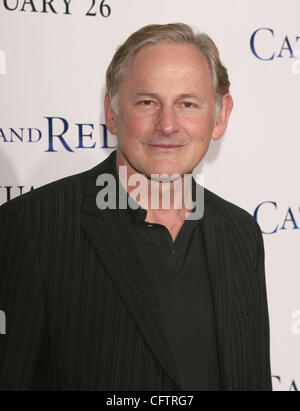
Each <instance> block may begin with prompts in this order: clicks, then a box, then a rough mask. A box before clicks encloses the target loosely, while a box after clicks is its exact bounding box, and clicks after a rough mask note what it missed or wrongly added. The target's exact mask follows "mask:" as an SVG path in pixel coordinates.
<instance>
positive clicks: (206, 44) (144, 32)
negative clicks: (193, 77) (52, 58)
mask: <svg viewBox="0 0 300 411" xmlns="http://www.w3.org/2000/svg"><path fill="white" fill-rule="evenodd" d="M161 42H168V43H173V44H182V43H187V44H192V45H195V46H196V47H197V48H198V50H199V51H200V52H201V53H202V54H203V55H204V57H205V58H206V60H207V62H208V65H209V68H210V71H211V74H212V82H213V89H214V94H215V100H216V108H215V111H216V113H215V119H217V118H218V117H219V115H220V111H221V108H222V97H223V95H225V94H227V93H229V87H230V81H229V78H228V73H227V69H226V68H225V67H224V66H223V64H222V63H221V60H220V55H219V51H218V49H217V47H216V45H215V43H214V42H213V40H212V39H211V38H210V37H209V36H208V35H207V34H205V33H194V31H193V30H192V28H191V27H190V26H188V25H187V24H184V23H173V24H151V25H148V26H145V27H142V28H141V29H139V30H138V31H136V32H134V33H133V34H132V35H131V36H130V37H129V38H128V39H127V40H126V41H125V43H124V44H122V45H121V46H120V47H119V48H118V49H117V51H116V53H115V55H114V57H113V59H112V61H111V63H110V65H109V67H108V69H107V71H106V90H107V92H108V93H109V97H110V103H111V107H112V109H113V111H114V112H115V113H117V111H118V110H117V97H118V90H119V86H120V83H121V80H122V78H123V76H124V74H125V71H126V68H127V66H128V64H129V62H130V60H131V58H132V57H133V56H134V55H135V54H136V53H137V52H138V51H139V50H140V49H141V48H142V47H145V46H148V45H154V44H159V43H161Z"/></svg>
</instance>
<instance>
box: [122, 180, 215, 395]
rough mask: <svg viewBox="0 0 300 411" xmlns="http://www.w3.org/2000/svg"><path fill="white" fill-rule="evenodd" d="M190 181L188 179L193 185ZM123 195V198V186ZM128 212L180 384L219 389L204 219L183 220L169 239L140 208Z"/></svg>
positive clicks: (187, 387)
mask: <svg viewBox="0 0 300 411" xmlns="http://www.w3.org/2000/svg"><path fill="white" fill-rule="evenodd" d="M195 184H196V183H195V181H194V180H193V190H194V188H195ZM121 192H123V191H122V190H121ZM193 193H194V191H193ZM123 195H127V199H128V193H127V192H126V193H125V189H124V192H123ZM193 195H194V194H193ZM194 198H195V197H193V199H194ZM127 211H128V213H129V214H130V219H129V220H128V221H130V222H131V227H130V229H131V230H132V232H133V235H134V236H135V237H136V240H137V243H138V244H139V246H140V249H141V252H142V254H143V256H144V259H145V262H146V265H148V266H149V267H151V270H149V273H151V274H150V278H148V280H149V282H150V284H151V285H152V286H153V289H154V292H155V293H156V295H157V298H158V300H159V303H160V306H161V309H162V313H163V321H164V326H165V333H166V337H167V340H168V342H169V346H170V348H171V350H172V352H173V355H174V358H175V360H176V366H177V370H178V373H179V378H180V379H181V381H182V384H183V387H184V389H185V390H196V391H218V390H219V375H218V358H217V347H216V334H215V320H214V313H213V301H212V293H211V288H210V283H209V272H208V264H207V257H206V252H205V244H204V237H203V231H202V224H203V219H201V220H189V219H186V220H185V221H184V224H183V226H182V228H181V230H180V232H179V233H178V235H177V237H176V239H175V242H174V243H173V239H172V237H171V234H170V233H169V231H168V229H167V228H166V227H165V226H164V225H161V224H154V223H148V222H146V221H145V219H146V215H147V211H146V210H145V209H144V208H142V207H141V206H139V208H137V209H136V210H133V209H131V208H128V210H127ZM204 218H205V216H204ZM141 274H144V275H147V274H146V273H141Z"/></svg>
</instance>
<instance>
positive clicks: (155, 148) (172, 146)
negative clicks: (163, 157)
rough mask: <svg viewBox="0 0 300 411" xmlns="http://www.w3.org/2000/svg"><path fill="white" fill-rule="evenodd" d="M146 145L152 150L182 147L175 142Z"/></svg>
mask: <svg viewBox="0 0 300 411" xmlns="http://www.w3.org/2000/svg"><path fill="white" fill-rule="evenodd" d="M148 146H149V147H150V148H152V149H154V150H176V149H179V148H181V147H183V145H177V144H148Z"/></svg>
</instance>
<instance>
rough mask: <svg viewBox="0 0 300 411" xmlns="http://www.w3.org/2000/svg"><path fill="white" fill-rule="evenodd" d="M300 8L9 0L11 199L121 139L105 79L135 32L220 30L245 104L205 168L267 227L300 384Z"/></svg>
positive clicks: (3, 22)
mask: <svg viewBox="0 0 300 411" xmlns="http://www.w3.org/2000/svg"><path fill="white" fill-rule="evenodd" d="M93 4H94V6H93ZM92 6H93V7H92ZM101 12H102V14H103V15H104V16H107V17H104V16H103V15H102V14H101ZM87 14H90V15H87ZM299 15H300V2H299V0H285V1H283V0H281V1H280V0H278V1H276V2H275V1H274V0H189V1H183V0H151V1H147V0H105V1H102V2H101V0H80V1H79V0H53V1H52V2H48V5H47V2H45V1H44V0H31V1H28V0H27V1H26V0H0V187H1V188H0V204H2V203H4V202H5V201H7V200H8V199H9V198H13V197H16V196H17V195H19V194H20V192H21V190H22V191H23V192H26V191H29V190H30V189H31V187H32V186H34V187H38V186H41V185H44V184H46V183H48V182H50V181H53V180H57V179H58V178H61V177H64V176H67V175H71V174H74V173H77V172H80V171H83V170H86V169H88V168H90V167H92V166H94V165H96V164H98V163H99V162H100V161H102V160H103V159H104V158H105V157H106V156H107V155H108V154H110V152H111V149H112V148H115V144H116V141H115V138H114V137H112V136H110V135H108V136H107V135H106V132H105V126H104V114H103V96H104V76H105V70H106V68H107V66H108V64H109V62H110V60H111V58H112V56H113V54H114V52H115V50H116V48H117V46H118V45H120V44H121V43H122V42H123V41H124V40H125V39H126V38H127V37H128V35H129V34H131V33H132V32H133V31H135V30H136V29H138V28H140V27H142V26H144V25H146V24H150V23H170V22H178V21H180V22H184V23H187V24H190V25H192V26H193V27H194V28H196V29H198V30H199V31H204V32H206V33H207V34H209V35H210V36H212V38H213V39H214V41H215V42H216V44H217V46H218V47H219V49H220V53H221V58H222V60H223V62H224V64H225V65H226V66H227V68H228V70H229V75H230V79H231V83H232V87H231V93H232V96H233V99H234V110H233V112H232V116H231V119H230V124H229V127H228V130H227V132H226V135H225V136H224V138H223V139H222V140H221V141H219V142H213V143H212V144H211V146H210V149H209V152H208V155H207V157H206V159H205V161H203V163H202V164H201V166H200V167H199V169H201V172H202V173H204V176H205V185H206V186H207V187H208V188H209V189H210V190H212V191H214V192H216V193H217V194H219V195H221V196H223V197H224V198H226V199H228V200H229V201H232V202H234V203H236V204H238V205H240V206H241V207H243V208H245V209H246V210H248V211H249V212H250V213H251V214H252V215H255V216H256V217H257V219H258V222H259V224H260V226H261V228H262V231H263V232H264V233H266V234H264V240H265V249H266V275H267V288H268V297H269V311H270V323H271V361H272V374H273V376H274V378H273V385H274V389H275V390H282V391H295V390H299V389H300V361H299V354H300V298H299V293H300V291H299V290H300V260H299V255H300V250H299V245H300V196H299V175H300V162H299V153H300V140H299V137H300V132H299V114H300V113H299V111H300V110H299V102H300V101H299V96H300V51H298V50H300V26H299ZM63 132H65V133H64V134H63V135H62V137H61V138H58V137H54V136H53V135H57V134H60V133H63ZM17 135H19V137H18V136H17ZM82 135H85V136H84V137H82ZM84 147H90V148H84ZM109 147H110V148H109ZM20 187H23V188H20ZM267 233H268V234H267ZM0 308H1V307H0Z"/></svg>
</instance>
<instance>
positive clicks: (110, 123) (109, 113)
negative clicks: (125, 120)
mask: <svg viewBox="0 0 300 411" xmlns="http://www.w3.org/2000/svg"><path fill="white" fill-rule="evenodd" d="M104 110H105V123H106V127H107V129H108V131H109V132H110V133H111V134H113V135H116V132H117V125H116V115H115V113H114V112H113V109H112V107H111V102H110V97H109V94H108V93H106V94H105V99H104Z"/></svg>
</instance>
